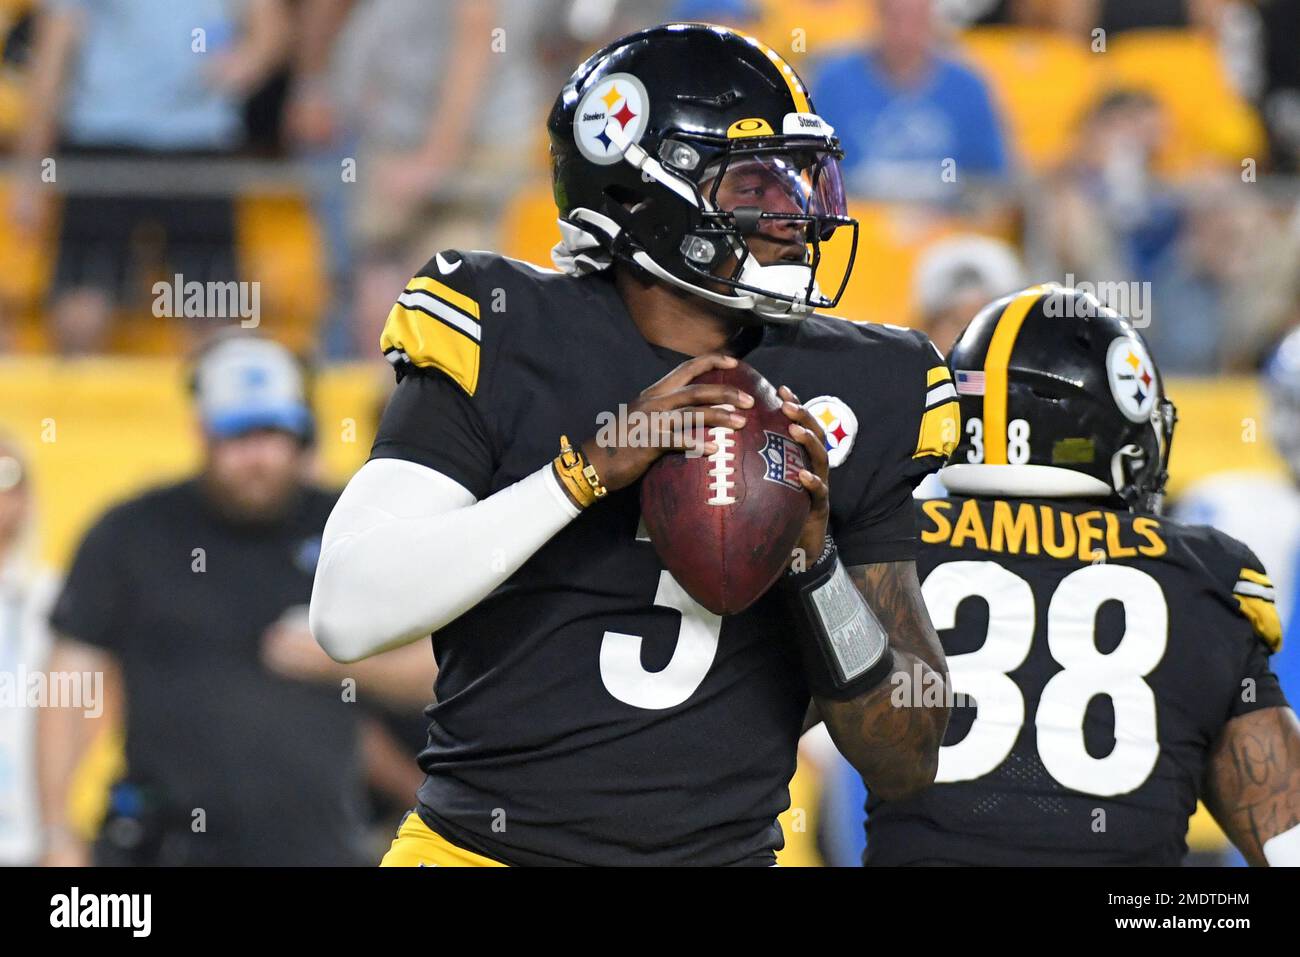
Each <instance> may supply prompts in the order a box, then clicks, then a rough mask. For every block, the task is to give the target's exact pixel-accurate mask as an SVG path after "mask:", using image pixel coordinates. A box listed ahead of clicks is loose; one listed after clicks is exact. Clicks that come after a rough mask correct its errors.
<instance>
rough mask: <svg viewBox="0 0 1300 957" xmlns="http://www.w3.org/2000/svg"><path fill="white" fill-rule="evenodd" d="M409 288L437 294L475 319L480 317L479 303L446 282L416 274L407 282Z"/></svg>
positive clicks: (432, 294)
mask: <svg viewBox="0 0 1300 957" xmlns="http://www.w3.org/2000/svg"><path fill="white" fill-rule="evenodd" d="M406 288H407V290H418V291H419V292H427V293H428V294H429V295H431V296H437V297H438V298H439V299H441V300H442V301H443V302H446V303H450V304H451V305H453V306H455V307H456V308H457V309H459V310H461V311H462V312H465V313H468V314H469V315H471V316H473V317H474V318H475V319H478V318H480V316H479V312H478V303H477V302H475V301H474V300H473V299H471V298H470V297H469V296H467V295H465V294H464V293H463V292H457V291H456V290H455V289H452V288H451V286H448V285H447V284H446V283H441V282H438V280H436V279H430V278H429V277H428V276H416V277H415V278H414V279H412V280H411V281H410V282H408V283H407V284H406Z"/></svg>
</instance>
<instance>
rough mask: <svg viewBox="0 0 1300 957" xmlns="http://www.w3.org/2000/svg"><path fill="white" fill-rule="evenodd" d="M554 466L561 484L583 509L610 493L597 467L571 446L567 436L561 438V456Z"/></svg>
mask: <svg viewBox="0 0 1300 957" xmlns="http://www.w3.org/2000/svg"><path fill="white" fill-rule="evenodd" d="M552 465H553V466H554V467H555V476H556V478H558V479H559V480H560V484H562V485H563V486H564V487H565V489H566V490H567V491H568V493H569V496H570V498H572V499H573V500H574V501H575V502H577V503H578V505H579V506H581V507H582V508H586V507H587V506H588V505H590V504H591V503H592V502H594V501H596V499H598V498H603V497H604V496H605V495H606V493H607V492H608V491H609V490H608V489H607V488H605V486H604V485H602V484H601V482H600V477H599V476H598V475H597V474H596V469H595V467H594V466H592V465H591V463H589V462H588V461H587V460H586V459H585V458H584V457H583V455H582V452H580V451H579V450H577V449H575V448H574V447H573V446H572V445H570V444H569V437H568V436H567V435H561V436H560V454H559V455H557V456H556V457H555V461H554V462H553V463H552Z"/></svg>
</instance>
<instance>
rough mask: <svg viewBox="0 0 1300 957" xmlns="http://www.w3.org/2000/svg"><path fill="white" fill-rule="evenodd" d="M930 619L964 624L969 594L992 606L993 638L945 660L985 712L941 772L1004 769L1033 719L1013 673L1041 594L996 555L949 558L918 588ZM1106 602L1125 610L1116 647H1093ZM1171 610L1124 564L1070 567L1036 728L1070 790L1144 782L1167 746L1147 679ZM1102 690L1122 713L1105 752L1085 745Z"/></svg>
mask: <svg viewBox="0 0 1300 957" xmlns="http://www.w3.org/2000/svg"><path fill="white" fill-rule="evenodd" d="M922 592H923V594H924V596H925V602H926V605H927V606H928V607H929V609H930V617H931V618H932V619H933V621H934V627H935V628H936V629H939V630H943V629H948V628H952V627H954V626H955V625H956V617H957V607H958V606H959V605H960V604H961V603H962V601H963V600H964V599H966V598H982V599H984V601H985V602H986V603H987V604H988V612H989V625H988V635H987V636H986V637H985V640H984V644H983V645H981V646H980V648H979V649H978V650H976V651H973V652H970V653H968V654H962V655H952V656H950V657H949V658H948V668H949V671H950V674H951V676H952V686H953V691H954V692H955V693H959V694H963V695H969V696H970V697H972V698H973V699H974V700H975V703H976V706H977V711H976V717H975V720H974V722H973V723H972V725H971V728H970V731H969V732H968V733H967V735H966V737H965V738H963V739H962V740H961V741H959V742H957V743H956V744H953V745H945V746H944V747H943V748H942V749H940V751H939V772H938V776H937V779H936V780H937V781H939V782H953V781H969V780H972V779H974V778H979V777H982V776H984V775H985V774H988V773H990V772H991V771H993V770H994V769H995V768H997V767H998V765H1000V764H1001V763H1002V762H1003V761H1004V760H1006V757H1007V755H1008V754H1010V753H1011V749H1012V748H1013V747H1014V746H1015V743H1016V739H1017V737H1018V736H1019V734H1020V730H1021V728H1022V726H1023V725H1024V723H1025V697H1024V693H1023V692H1022V691H1021V689H1020V687H1019V686H1018V685H1017V684H1016V683H1015V682H1014V681H1013V680H1012V679H1011V678H1010V677H1009V675H1010V673H1011V672H1013V671H1015V670H1016V669H1017V668H1019V667H1020V666H1021V665H1022V664H1023V663H1024V661H1025V659H1026V658H1027V657H1028V656H1029V652H1030V648H1031V645H1032V644H1033V640H1034V625H1035V621H1036V617H1037V616H1036V611H1035V607H1034V595H1033V592H1032V590H1031V589H1030V587H1029V583H1028V582H1026V581H1025V580H1024V579H1023V578H1021V577H1020V576H1019V575H1016V574H1014V573H1013V572H1010V571H1008V570H1007V569H1005V568H1003V567H1002V566H1001V565H998V564H996V563H995V562H948V563H946V564H944V565H940V566H939V567H937V568H936V569H935V570H934V571H933V572H931V573H930V575H929V576H928V577H927V578H926V580H925V583H924V585H923V586H922ZM1108 601H1117V602H1119V603H1120V604H1122V605H1123V607H1124V620H1125V627H1124V635H1123V637H1122V638H1121V639H1120V641H1119V644H1118V645H1116V647H1115V649H1114V650H1113V651H1111V652H1110V653H1109V654H1102V653H1101V652H1100V651H1098V650H1097V643H1096V634H1095V628H1096V619H1097V612H1098V610H1099V609H1100V608H1101V606H1102V605H1103V604H1105V603H1106V602H1108ZM1168 638H1169V610H1168V606H1167V605H1166V603H1165V596H1164V593H1163V592H1162V591H1161V589H1160V586H1159V584H1157V583H1156V580H1155V579H1154V578H1152V577H1151V576H1150V575H1148V574H1146V573H1145V572H1143V571H1140V570H1138V569H1136V568H1129V567H1127V566H1123V565H1091V566H1088V567H1086V568H1081V569H1079V570H1077V571H1074V572H1071V573H1070V574H1069V575H1067V576H1066V577H1065V578H1064V579H1063V580H1062V581H1061V583H1060V585H1058V586H1057V588H1056V591H1055V593H1054V594H1053V595H1052V598H1051V601H1050V603H1049V605H1048V609H1047V646H1048V650H1049V651H1050V652H1051V655H1052V657H1053V658H1054V659H1055V660H1056V662H1057V663H1058V664H1059V665H1061V667H1062V669H1063V670H1061V671H1059V672H1057V673H1056V674H1055V675H1053V676H1052V678H1051V679H1050V680H1049V681H1048V682H1047V684H1046V685H1044V687H1043V691H1042V694H1041V695H1040V697H1039V702H1038V710H1037V714H1036V715H1035V716H1034V727H1035V730H1036V732H1037V737H1038V753H1039V757H1040V758H1041V759H1042V762H1043V766H1044V767H1046V768H1047V770H1048V772H1049V773H1050V774H1051V775H1052V777H1053V778H1055V779H1056V780H1057V781H1059V782H1060V783H1061V784H1063V785H1064V786H1065V787H1068V788H1072V789H1073V790H1076V791H1082V792H1083V793H1085V794H1096V795H1099V796H1104V797H1109V796H1113V795H1116V794H1125V793H1128V792H1129V791H1132V790H1134V789H1136V788H1138V787H1140V786H1141V785H1142V783H1143V782H1144V781H1146V779H1147V778H1148V777H1149V776H1150V774H1151V770H1152V769H1153V768H1154V767H1155V763H1156V759H1157V758H1158V757H1159V755H1160V744H1159V741H1158V739H1157V737H1156V701H1155V693H1154V692H1153V691H1152V690H1151V686H1150V685H1148V684H1147V683H1146V681H1145V680H1143V679H1144V678H1145V677H1146V676H1147V675H1148V674H1150V673H1151V672H1152V670H1154V668H1155V667H1156V665H1158V664H1159V663H1160V659H1161V658H1162V657H1164V653H1165V646H1166V644H1167V642H1168ZM1097 695H1107V696H1109V697H1110V699H1111V702H1112V703H1113V705H1114V710H1115V746H1114V748H1113V749H1112V750H1111V752H1110V753H1109V754H1107V755H1106V756H1105V757H1101V758H1097V757H1093V756H1092V755H1091V754H1089V753H1088V749H1087V746H1086V744H1085V742H1084V728H1083V723H1084V713H1085V711H1086V709H1087V707H1088V703H1089V702H1090V701H1091V700H1092V699H1093V698H1094V697H1096V696H1097Z"/></svg>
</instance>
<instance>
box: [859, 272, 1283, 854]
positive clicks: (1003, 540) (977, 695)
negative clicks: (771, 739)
mask: <svg viewBox="0 0 1300 957" xmlns="http://www.w3.org/2000/svg"><path fill="white" fill-rule="evenodd" d="M949 366H950V369H951V370H952V374H953V376H954V377H955V383H956V387H957V390H958V392H959V393H960V395H961V404H962V413H963V420H964V422H965V432H964V438H963V441H962V443H961V445H960V446H959V448H958V449H957V450H956V451H955V453H954V455H953V459H952V461H953V464H951V465H949V466H948V467H947V468H945V469H944V470H943V471H942V472H941V473H940V474H941V477H942V480H943V482H944V485H945V486H946V488H947V489H948V491H949V493H950V495H951V497H949V498H944V499H930V500H927V501H923V502H919V503H918V512H919V515H920V520H921V540H922V546H921V557H920V561H919V567H920V572H921V576H922V581H923V591H924V593H925V599H926V603H927V605H928V606H929V609H930V614H931V615H932V616H933V619H934V623H935V625H936V627H937V628H938V629H939V634H940V637H941V638H942V641H943V646H944V650H945V652H946V654H947V656H948V664H949V668H950V669H951V677H952V680H951V685H950V687H951V689H952V691H953V693H954V696H955V699H956V700H955V702H954V703H955V704H957V707H954V709H953V712H952V722H951V724H950V726H949V728H948V732H947V736H946V737H945V741H944V746H943V748H942V750H941V752H940V758H939V771H938V782H939V783H937V784H935V786H934V787H932V788H930V789H929V790H928V791H926V792H925V793H924V794H922V795H920V796H918V797H913V798H910V799H908V800H903V801H896V800H879V799H878V797H879V796H877V795H873V796H872V798H871V799H870V800H869V803H868V827H867V829H868V838H869V839H868V847H867V854H866V861H867V863H868V864H1049V865H1050V864H1076V865H1085V864H1096V865H1146V864H1177V863H1179V862H1180V861H1181V860H1182V858H1183V857H1184V855H1185V854H1186V851H1187V847H1186V843H1185V835H1186V832H1187V821H1188V817H1189V815H1190V814H1191V813H1192V812H1193V811H1194V810H1195V808H1196V802H1197V798H1198V797H1199V798H1201V799H1203V800H1204V801H1205V802H1206V804H1207V805H1208V806H1209V808H1210V809H1211V811H1212V812H1213V813H1214V816H1215V817H1216V819H1217V820H1218V821H1219V823H1220V824H1221V825H1222V826H1223V828H1224V830H1226V831H1227V833H1228V836H1229V837H1230V838H1231V839H1232V840H1233V842H1234V843H1235V844H1236V845H1237V847H1239V848H1240V849H1241V851H1242V852H1243V853H1244V854H1245V855H1246V857H1247V858H1248V859H1249V860H1250V861H1251V862H1252V863H1256V864H1261V863H1264V862H1265V861H1267V862H1271V863H1273V864H1279V863H1285V864H1296V863H1298V862H1300V827H1298V825H1300V733H1298V731H1297V724H1296V719H1295V715H1294V714H1293V713H1292V711H1291V710H1290V709H1289V708H1288V707H1287V702H1286V699H1285V697H1284V696H1283V694H1282V690H1281V689H1280V688H1279V686H1278V681H1277V678H1276V677H1275V676H1274V675H1273V673H1272V672H1271V671H1270V670H1269V655H1270V654H1272V653H1273V652H1275V651H1276V650H1277V649H1278V647H1279V645H1280V643H1281V637H1282V636H1281V626H1280V623H1279V620H1278V615H1277V611H1276V608H1275V607H1274V604H1273V598H1274V595H1273V588H1272V585H1271V583H1270V582H1269V580H1268V576H1267V574H1266V573H1265V571H1264V569H1263V567H1262V566H1261V565H1260V563H1259V561H1258V560H1257V559H1256V558H1255V556H1254V555H1253V554H1252V553H1251V552H1250V550H1249V549H1248V548H1246V546H1244V545H1242V544H1241V543H1240V542H1237V541H1235V540H1233V539H1231V538H1229V537H1228V536H1226V535H1223V534H1222V533H1220V532H1217V531H1215V530H1214V529H1211V528H1205V527H1189V526H1184V525H1180V524H1178V523H1176V522H1172V521H1169V520H1167V519H1164V518H1161V517H1160V516H1159V514H1158V512H1159V502H1160V498H1161V495H1162V493H1163V491H1164V484H1165V476H1166V467H1167V463H1168V458H1169V448H1170V441H1171V439H1172V437H1173V426H1174V420H1175V416H1174V409H1173V406H1172V404H1171V403H1170V402H1169V401H1168V400H1167V399H1166V398H1165V395H1164V391H1163V388H1162V385H1161V379H1160V374H1159V372H1158V371H1157V370H1156V367H1155V365H1154V363H1153V362H1152V360H1151V356H1150V355H1149V353H1148V352H1147V350H1146V348H1145V346H1144V345H1143V342H1142V340H1141V338H1140V337H1139V335H1138V333H1137V332H1136V331H1135V330H1134V329H1133V327H1132V325H1131V323H1129V321H1128V320H1127V319H1124V318H1121V317H1120V316H1118V315H1116V314H1115V313H1113V312H1111V311H1109V310H1106V309H1104V308H1102V307H1101V306H1100V305H1099V304H1098V303H1097V302H1096V300H1095V299H1092V298H1091V297H1089V296H1085V295H1083V294H1080V293H1077V292H1075V291H1074V290H1068V289H1061V288H1060V287H1055V286H1045V287H1034V288H1032V289H1028V290H1026V291H1024V292H1021V293H1019V294H1017V295H1014V296H1010V297H1007V298H1005V299H1001V300H999V301H997V302H995V303H993V304H992V305H990V306H988V307H987V308H986V309H985V310H984V311H982V312H981V313H980V314H979V315H978V316H977V317H976V318H975V319H974V320H973V321H972V323H971V325H970V326H969V328H967V329H966V331H965V332H964V333H963V334H962V336H961V338H960V339H959V340H958V342H957V344H956V345H955V346H954V347H953V351H952V354H951V356H950V358H949ZM967 696H968V697H969V699H973V700H967Z"/></svg>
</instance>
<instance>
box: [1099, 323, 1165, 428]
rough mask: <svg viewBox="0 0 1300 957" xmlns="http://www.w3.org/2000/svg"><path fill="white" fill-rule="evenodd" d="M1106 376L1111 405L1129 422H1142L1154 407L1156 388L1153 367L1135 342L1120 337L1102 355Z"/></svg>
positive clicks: (1154, 369) (1125, 337)
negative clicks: (1108, 383) (1104, 354)
mask: <svg viewBox="0 0 1300 957" xmlns="http://www.w3.org/2000/svg"><path fill="white" fill-rule="evenodd" d="M1106 377H1107V379H1108V380H1109V381H1110V391H1111V394H1112V395H1113V396H1114V397H1115V404H1116V405H1117V406H1119V410H1120V411H1121V412H1123V413H1124V415H1125V417H1126V418H1128V419H1129V420H1130V421H1132V422H1146V421H1147V420H1148V419H1150V418H1151V409H1152V407H1154V406H1155V404H1156V399H1157V398H1158V392H1159V389H1158V387H1157V383H1156V367H1155V365H1154V363H1152V361H1151V357H1150V356H1149V355H1147V351H1146V349H1145V348H1144V347H1143V346H1142V343H1141V342H1139V341H1138V340H1137V339H1135V338H1134V339H1130V338H1128V337H1127V336H1121V337H1120V338H1118V339H1116V340H1115V341H1114V342H1112V343H1111V344H1110V348H1109V349H1108V350H1107V352H1106Z"/></svg>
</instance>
